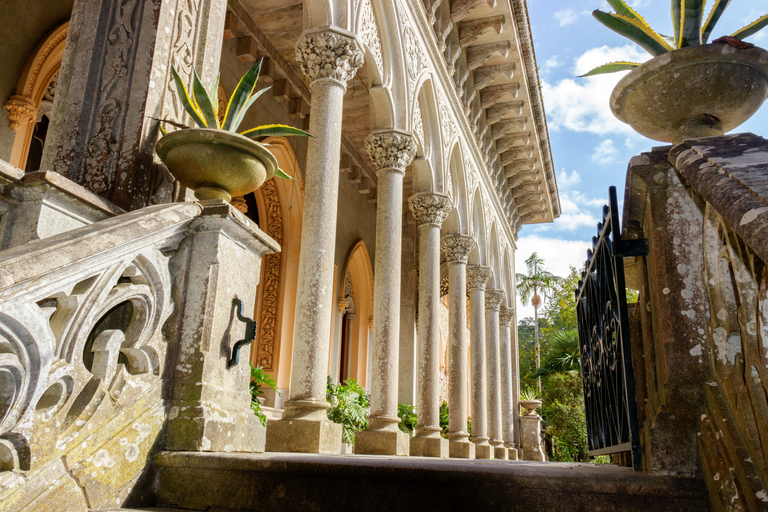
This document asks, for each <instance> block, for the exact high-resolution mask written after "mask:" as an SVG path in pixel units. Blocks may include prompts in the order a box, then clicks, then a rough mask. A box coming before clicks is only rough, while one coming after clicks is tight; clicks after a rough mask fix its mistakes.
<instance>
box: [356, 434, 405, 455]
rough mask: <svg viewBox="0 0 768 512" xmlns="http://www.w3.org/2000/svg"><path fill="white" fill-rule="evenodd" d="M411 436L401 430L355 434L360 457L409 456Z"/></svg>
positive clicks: (357, 451)
mask: <svg viewBox="0 0 768 512" xmlns="http://www.w3.org/2000/svg"><path fill="white" fill-rule="evenodd" d="M409 441H410V436H409V435H408V434H406V433H405V432H400V431H399V430H363V431H362V432H358V433H356V434H355V453H356V454H358V455H408V454H409V452H410V450H409Z"/></svg>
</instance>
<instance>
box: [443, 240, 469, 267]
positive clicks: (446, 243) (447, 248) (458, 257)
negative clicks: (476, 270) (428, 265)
mask: <svg viewBox="0 0 768 512" xmlns="http://www.w3.org/2000/svg"><path fill="white" fill-rule="evenodd" d="M474 247H475V239H474V238H472V237H471V236H464V235H445V236H444V237H443V238H442V239H440V249H441V250H442V251H443V253H444V254H445V261H447V262H448V263H450V262H452V261H458V262H460V263H466V262H467V260H468V259H469V253H470V252H472V249H474Z"/></svg>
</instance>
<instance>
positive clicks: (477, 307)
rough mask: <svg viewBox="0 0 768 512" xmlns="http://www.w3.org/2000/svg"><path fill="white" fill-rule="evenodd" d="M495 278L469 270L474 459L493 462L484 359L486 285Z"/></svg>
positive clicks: (488, 271)
mask: <svg viewBox="0 0 768 512" xmlns="http://www.w3.org/2000/svg"><path fill="white" fill-rule="evenodd" d="M492 275H493V272H492V271H491V269H490V268H488V267H480V266H470V267H467V291H468V292H469V333H470V339H469V344H470V348H469V350H470V359H471V362H472V376H471V388H472V436H471V437H470V438H469V440H470V441H472V442H473V443H475V457H476V458H478V459H490V458H491V457H492V449H491V445H490V444H488V423H487V421H488V416H487V413H488V402H487V393H486V390H487V388H486V373H485V371H486V369H485V365H486V360H485V357H486V355H485V283H487V282H488V280H489V279H490V278H491V276H492Z"/></svg>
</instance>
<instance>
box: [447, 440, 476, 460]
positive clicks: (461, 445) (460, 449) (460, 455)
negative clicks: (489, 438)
mask: <svg viewBox="0 0 768 512" xmlns="http://www.w3.org/2000/svg"><path fill="white" fill-rule="evenodd" d="M448 456H449V457H450V458H452V459H474V458H475V443H470V442H469V441H468V440H467V439H462V440H456V441H453V440H449V441H448Z"/></svg>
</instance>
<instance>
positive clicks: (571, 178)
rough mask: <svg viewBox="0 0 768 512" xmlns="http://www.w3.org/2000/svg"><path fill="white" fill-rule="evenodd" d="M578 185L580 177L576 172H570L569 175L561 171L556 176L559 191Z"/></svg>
mask: <svg viewBox="0 0 768 512" xmlns="http://www.w3.org/2000/svg"><path fill="white" fill-rule="evenodd" d="M579 183H581V176H580V175H579V173H578V172H577V171H571V174H568V172H567V171H566V170H565V169H563V170H562V171H560V173H559V174H558V175H557V188H558V189H560V190H561V191H562V190H564V189H567V188H570V187H572V186H574V185H577V184H579Z"/></svg>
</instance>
